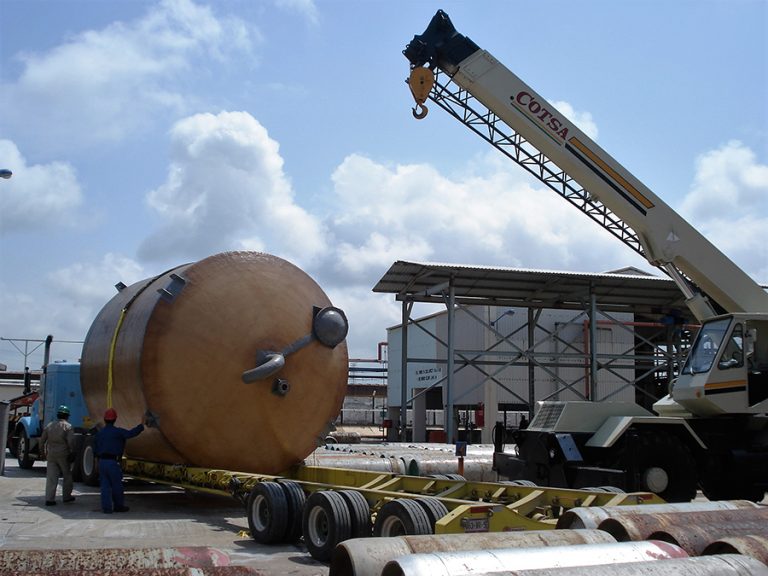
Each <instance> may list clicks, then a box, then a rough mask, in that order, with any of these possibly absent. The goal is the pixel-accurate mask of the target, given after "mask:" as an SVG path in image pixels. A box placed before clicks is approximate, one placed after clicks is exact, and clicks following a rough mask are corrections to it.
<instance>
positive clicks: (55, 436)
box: [40, 405, 75, 506]
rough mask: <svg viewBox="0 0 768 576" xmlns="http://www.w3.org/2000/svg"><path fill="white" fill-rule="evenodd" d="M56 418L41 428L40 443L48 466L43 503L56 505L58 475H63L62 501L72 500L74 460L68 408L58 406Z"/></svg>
mask: <svg viewBox="0 0 768 576" xmlns="http://www.w3.org/2000/svg"><path fill="white" fill-rule="evenodd" d="M56 418H57V420H54V421H52V422H49V423H48V425H47V426H46V427H45V429H44V430H43V435H42V436H40V444H41V445H42V446H43V448H44V449H45V452H46V460H47V461H48V467H47V469H46V475H45V505H46V506H55V505H56V486H57V485H58V483H59V476H63V477H64V487H63V489H62V496H63V501H64V502H74V501H75V497H74V496H72V462H74V461H75V433H74V431H73V430H72V424H70V423H69V422H68V420H69V408H67V407H66V406H64V405H61V406H59V409H58V410H57V411H56Z"/></svg>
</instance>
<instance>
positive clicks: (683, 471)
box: [628, 431, 698, 502]
mask: <svg viewBox="0 0 768 576" xmlns="http://www.w3.org/2000/svg"><path fill="white" fill-rule="evenodd" d="M639 440H640V446H639V448H640V449H639V451H637V452H635V453H634V454H632V455H631V456H630V455H629V454H628V456H629V457H630V458H632V457H634V459H635V464H634V469H635V470H636V478H635V488H636V489H639V490H648V491H649V492H653V493H654V494H658V495H659V496H660V497H662V498H663V499H664V500H666V501H667V502H689V501H691V500H693V499H694V498H695V497H696V489H697V487H698V481H697V472H696V461H695V460H694V459H693V456H692V455H691V452H690V450H688V447H687V446H686V445H685V444H683V442H682V441H681V440H680V439H679V438H677V437H676V436H672V435H670V434H669V433H668V432H667V433H665V435H664V436H662V435H661V434H660V433H659V432H657V431H652V432H642V433H640V435H639Z"/></svg>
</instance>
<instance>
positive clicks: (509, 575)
mask: <svg viewBox="0 0 768 576" xmlns="http://www.w3.org/2000/svg"><path fill="white" fill-rule="evenodd" d="M473 576H768V567H766V566H765V565H764V564H762V563H760V562H758V561H757V560H755V559H754V558H748V557H746V556H738V555H734V554H729V555H724V556H705V557H701V558H676V559H672V560H664V561H662V562H655V561H652V562H637V563H631V564H614V565H612V566H579V567H574V568H543V569H537V570H505V571H502V572H492V573H486V574H480V573H477V572H474V573H473Z"/></svg>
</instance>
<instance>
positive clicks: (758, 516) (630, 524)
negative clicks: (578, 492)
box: [598, 507, 768, 556]
mask: <svg viewBox="0 0 768 576" xmlns="http://www.w3.org/2000/svg"><path fill="white" fill-rule="evenodd" d="M598 528H599V529H600V530H604V531H606V532H608V533H609V534H611V535H612V536H613V537H614V538H616V540H618V541H619V542H628V541H640V540H647V539H654V540H662V541H664V542H670V543H673V544H675V545H677V546H680V547H681V548H683V549H684V550H686V552H688V554H690V555H691V556H698V555H700V554H702V553H703V552H704V550H705V549H706V548H707V546H708V545H709V544H712V543H713V542H715V541H717V540H719V539H721V538H725V537H732V536H752V535H755V536H760V537H766V536H768V508H762V507H758V508H752V509H734V510H700V511H695V512H656V513H650V514H643V513H640V512H638V513H627V514H622V515H620V516H616V517H615V518H608V519H606V520H603V521H602V522H600V525H599V526H598Z"/></svg>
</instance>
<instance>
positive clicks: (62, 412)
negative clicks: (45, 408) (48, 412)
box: [56, 404, 69, 416]
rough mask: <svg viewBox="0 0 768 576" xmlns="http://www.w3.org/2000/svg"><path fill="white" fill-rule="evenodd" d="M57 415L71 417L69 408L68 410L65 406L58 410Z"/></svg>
mask: <svg viewBox="0 0 768 576" xmlns="http://www.w3.org/2000/svg"><path fill="white" fill-rule="evenodd" d="M56 414H66V415H67V416H69V408H67V407H66V406H64V404H62V405H61V406H59V409H58V410H56Z"/></svg>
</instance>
